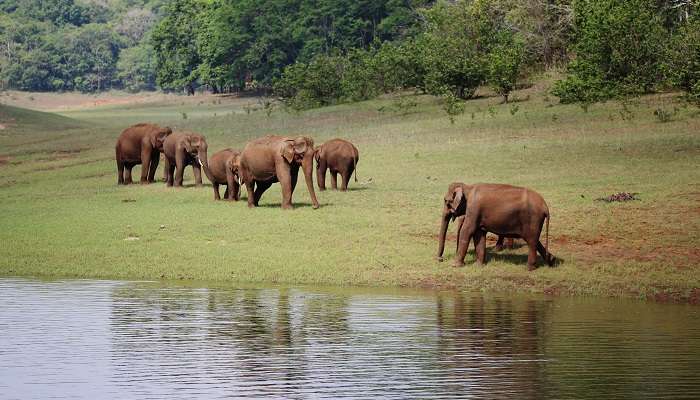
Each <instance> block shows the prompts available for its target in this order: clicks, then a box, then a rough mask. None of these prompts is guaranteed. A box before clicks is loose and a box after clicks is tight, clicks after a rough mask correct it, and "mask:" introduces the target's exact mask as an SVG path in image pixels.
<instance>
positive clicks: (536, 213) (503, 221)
mask: <svg viewBox="0 0 700 400" xmlns="http://www.w3.org/2000/svg"><path fill="white" fill-rule="evenodd" d="M444 201H445V203H444V209H443V221H442V226H441V231H440V238H441V246H440V252H439V255H442V248H443V247H444V235H445V232H446V231H447V223H448V222H449V220H450V219H451V218H454V215H458V214H464V215H465V216H464V220H463V223H462V224H461V226H460V227H459V233H458V245H457V255H456V256H455V261H454V263H453V265H454V266H456V267H461V266H463V265H464V257H465V256H466V255H467V248H468V247H469V242H470V241H471V239H472V238H474V247H475V248H476V260H477V263H478V264H483V263H484V261H485V254H486V232H492V233H495V234H497V235H499V236H500V237H507V238H522V239H524V240H525V242H526V243H527V245H528V247H529V254H528V258H527V265H528V269H529V270H530V271H532V270H534V269H535V262H536V260H537V253H538V252H539V253H540V255H542V258H543V259H544V260H545V262H546V263H547V264H549V265H550V266H551V265H553V264H554V256H552V254H550V253H549V250H548V246H549V243H548V242H549V208H548V207H547V203H545V201H544V199H543V198H542V196H540V195H539V194H538V193H536V192H534V191H532V190H530V189H527V188H522V187H517V186H511V185H500V184H489V183H479V184H475V185H465V184H463V183H453V184H451V185H450V187H449V189H448V191H447V193H446V194H445V199H444ZM545 221H546V223H547V233H546V240H545V245H544V246H542V243H540V234H541V233H542V226H543V224H544V223H545Z"/></svg>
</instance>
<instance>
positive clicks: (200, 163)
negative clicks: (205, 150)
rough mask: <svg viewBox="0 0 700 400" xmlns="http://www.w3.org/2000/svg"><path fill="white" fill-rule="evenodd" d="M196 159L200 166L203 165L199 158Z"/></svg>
mask: <svg viewBox="0 0 700 400" xmlns="http://www.w3.org/2000/svg"><path fill="white" fill-rule="evenodd" d="M197 161H198V162H199V166H200V167H203V166H204V164H202V160H201V159H200V158H199V157H197Z"/></svg>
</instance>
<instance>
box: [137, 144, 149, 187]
mask: <svg viewBox="0 0 700 400" xmlns="http://www.w3.org/2000/svg"><path fill="white" fill-rule="evenodd" d="M150 168H151V150H150V149H146V148H144V149H142V150H141V181H140V182H141V183H142V184H145V183H148V171H149V169H150Z"/></svg>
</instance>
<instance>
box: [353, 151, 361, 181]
mask: <svg viewBox="0 0 700 400" xmlns="http://www.w3.org/2000/svg"><path fill="white" fill-rule="evenodd" d="M353 147H355V146H353ZM359 159H360V152H359V151H357V149H356V148H355V155H354V156H353V157H352V169H353V172H354V175H355V182H357V161H358V160H359Z"/></svg>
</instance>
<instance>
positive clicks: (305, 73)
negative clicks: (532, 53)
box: [276, 0, 525, 115]
mask: <svg viewBox="0 0 700 400" xmlns="http://www.w3.org/2000/svg"><path fill="white" fill-rule="evenodd" d="M497 4H498V3H496V2H488V1H465V0H462V1H457V2H455V3H449V2H446V1H440V2H438V3H436V4H435V5H434V6H432V7H430V8H426V9H423V10H421V12H420V16H421V17H422V20H424V21H425V23H424V25H423V26H422V31H421V32H420V33H418V34H417V35H415V36H413V37H411V38H407V39H405V40H404V41H403V42H401V43H398V44H395V43H384V44H381V45H379V46H378V47H375V48H371V49H369V50H355V51H350V52H347V53H346V55H344V56H336V57H328V56H325V55H320V56H317V57H316V58H314V59H312V60H311V61H309V62H306V63H304V62H297V63H296V64H295V65H292V66H290V67H289V68H287V69H286V70H285V72H284V74H283V76H282V78H281V79H279V80H278V81H277V83H276V91H277V92H278V94H280V95H281V96H283V97H284V99H285V101H286V102H287V103H288V104H289V105H291V106H293V107H295V108H306V107H314V106H318V105H324V104H330V103H333V102H338V101H345V100H362V99H367V98H371V97H373V96H375V95H377V94H379V93H382V92H386V91H390V90H395V89H400V88H407V87H416V88H418V89H420V90H422V91H424V92H426V93H429V94H432V95H436V96H443V97H445V100H446V101H445V110H446V111H447V113H448V114H450V115H452V114H458V113H459V112H460V111H461V110H462V109H463V107H460V105H459V101H460V100H463V99H469V98H471V97H472V96H473V95H474V94H475V92H476V90H477V88H478V87H479V86H481V85H483V84H484V83H489V84H490V85H491V86H493V88H494V89H495V90H496V92H497V93H499V94H500V95H502V96H503V97H504V100H507V98H508V94H509V93H510V91H511V90H513V88H514V87H515V82H516V80H517V78H518V76H519V74H520V70H521V66H522V64H523V61H524V58H525V53H524V44H523V42H524V41H523V39H522V38H521V37H520V35H519V34H518V33H517V32H516V30H515V29H514V28H513V27H512V25H511V24H509V23H508V20H507V18H506V15H505V14H504V13H502V12H501V10H500V9H499V8H498V7H497ZM319 66H325V68H324V69H325V70H323V71H320V70H319ZM387 77H390V78H389V79H387ZM318 89H322V90H318Z"/></svg>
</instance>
